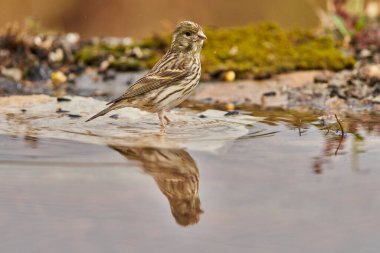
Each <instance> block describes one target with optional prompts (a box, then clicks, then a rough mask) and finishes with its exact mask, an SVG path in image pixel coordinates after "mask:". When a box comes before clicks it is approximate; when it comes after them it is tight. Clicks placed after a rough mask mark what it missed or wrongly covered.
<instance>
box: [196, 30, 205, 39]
mask: <svg viewBox="0 0 380 253" xmlns="http://www.w3.org/2000/svg"><path fill="white" fill-rule="evenodd" d="M197 35H198V37H199V38H201V39H202V40H205V39H207V37H206V35H205V34H204V33H203V31H199V32H198V33H197Z"/></svg>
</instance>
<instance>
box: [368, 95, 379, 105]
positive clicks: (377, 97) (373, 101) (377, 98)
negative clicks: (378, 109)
mask: <svg viewBox="0 0 380 253" xmlns="http://www.w3.org/2000/svg"><path fill="white" fill-rule="evenodd" d="M370 101H371V103H374V104H380V96H376V97H374V98H371V99H370Z"/></svg>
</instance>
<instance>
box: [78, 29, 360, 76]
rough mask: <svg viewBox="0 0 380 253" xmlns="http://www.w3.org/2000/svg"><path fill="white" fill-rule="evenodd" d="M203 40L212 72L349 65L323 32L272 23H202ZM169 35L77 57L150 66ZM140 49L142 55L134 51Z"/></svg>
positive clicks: (91, 48) (97, 47) (100, 47)
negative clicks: (225, 25)
mask: <svg viewBox="0 0 380 253" xmlns="http://www.w3.org/2000/svg"><path fill="white" fill-rule="evenodd" d="M205 33H206V34H207V36H208V40H207V41H206V43H205V46H204V49H203V52H202V64H203V65H202V69H203V72H204V73H206V74H210V75H217V74H218V73H222V72H224V71H227V70H233V71H235V72H236V74H237V78H246V77H250V76H254V77H263V76H264V77H265V76H268V75H271V74H276V73H281V72H286V71H290V70H308V69H330V70H341V69H344V68H351V67H352V66H353V64H354V63H355V61H354V59H353V58H352V57H349V56H345V55H344V54H343V52H341V51H340V50H339V49H337V47H336V46H335V44H334V41H333V40H332V39H331V38H330V37H327V36H316V35H314V34H313V33H311V32H309V31H302V30H291V31H286V30H283V29H282V28H280V27H279V26H278V25H276V24H273V23H259V24H255V25H249V26H244V27H232V28H206V29H205ZM169 43H170V35H168V34H164V35H155V36H153V37H150V38H147V39H145V40H143V41H140V42H134V43H132V44H131V45H126V46H124V45H117V46H110V45H106V44H93V45H87V46H83V47H81V48H80V49H79V50H78V51H77V52H76V59H77V61H80V62H83V63H85V64H89V65H98V64H100V62H101V61H103V60H104V59H107V57H109V56H110V55H112V56H113V57H112V59H113V60H112V62H110V66H111V67H114V68H116V69H118V70H137V69H144V68H150V67H152V66H153V65H154V63H155V62H156V61H157V60H158V59H159V57H160V56H161V55H162V54H163V53H164V51H165V48H167V47H168V46H169ZM136 47H137V48H140V49H141V54H140V55H136V54H134V53H133V48H136Z"/></svg>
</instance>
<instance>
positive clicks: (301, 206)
mask: <svg viewBox="0 0 380 253" xmlns="http://www.w3.org/2000/svg"><path fill="white" fill-rule="evenodd" d="M254 115H256V116H262V117H264V118H262V119H261V120H260V121H259V122H256V123H254V124H252V125H247V126H246V128H247V129H248V131H247V134H245V135H243V136H240V137H239V138H235V139H228V141H226V142H223V146H221V147H219V148H218V149H216V150H212V151H209V150H207V149H199V148H191V146H190V148H182V147H177V148H175V147H171V146H170V147H162V146H156V145H145V146H144V145H139V146H134V145H131V144H130V142H126V143H127V145H122V143H118V144H117V145H115V143H113V144H110V145H106V144H104V145H99V144H88V143H83V142H77V141H75V140H62V139H56V138H43V137H35V136H34V137H33V136H28V134H25V133H24V134H21V133H20V134H18V135H13V136H12V135H1V136H0V144H1V145H0V199H1V201H0V232H1V235H2V236H1V239H0V252H49V251H50V252H91V253H94V252H176V251H177V252H292V253H294V252H300V253H301V252H334V253H336V252H355V253H357V252H377V251H378V249H379V248H380V242H379V240H378V238H379V236H380V231H379V227H380V219H379V210H380V197H379V194H378V191H379V190H380V171H379V164H380V156H379V154H380V137H379V134H380V117H379V116H378V115H376V114H362V115H360V116H352V115H351V116H350V117H347V118H342V119H341V121H342V124H343V125H344V127H345V134H344V135H342V133H341V132H340V129H339V127H338V126H337V124H332V125H330V126H329V127H326V126H324V125H323V124H322V123H321V122H320V120H318V116H320V115H317V114H314V113H309V112H299V113H296V112H294V111H256V112H254ZM328 129H329V130H328ZM125 130H126V131H128V129H125ZM183 131H186V130H183ZM169 132H170V131H169ZM188 134H189V135H190V137H191V133H188ZM211 137H212V132H210V138H211ZM162 138H168V139H170V134H167V136H163V137H162ZM217 138H222V137H220V135H218V137H217ZM204 145H207V142H205V143H204Z"/></svg>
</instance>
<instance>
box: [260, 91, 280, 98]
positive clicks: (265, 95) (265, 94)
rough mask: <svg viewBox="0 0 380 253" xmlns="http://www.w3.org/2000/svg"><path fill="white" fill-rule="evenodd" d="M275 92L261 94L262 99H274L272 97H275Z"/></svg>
mask: <svg viewBox="0 0 380 253" xmlns="http://www.w3.org/2000/svg"><path fill="white" fill-rule="evenodd" d="M276 94H277V93H276V92H275V91H268V92H265V93H263V96H264V97H274V96H276Z"/></svg>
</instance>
